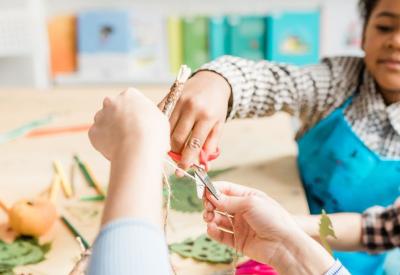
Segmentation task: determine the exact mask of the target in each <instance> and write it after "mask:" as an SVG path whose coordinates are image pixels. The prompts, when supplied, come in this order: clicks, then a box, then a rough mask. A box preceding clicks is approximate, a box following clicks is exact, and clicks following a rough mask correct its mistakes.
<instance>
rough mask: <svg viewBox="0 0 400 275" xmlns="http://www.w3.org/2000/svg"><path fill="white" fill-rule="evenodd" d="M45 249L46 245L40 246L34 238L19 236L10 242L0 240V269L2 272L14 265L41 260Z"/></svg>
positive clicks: (43, 257)
mask: <svg viewBox="0 0 400 275" xmlns="http://www.w3.org/2000/svg"><path fill="white" fill-rule="evenodd" d="M45 250H48V245H44V246H40V245H39V244H38V241H37V240H36V239H34V238H27V237H21V238H19V239H17V240H15V241H14V242H13V243H11V244H7V243H4V242H2V241H0V270H1V271H2V272H3V273H4V272H9V271H10V270H12V268H14V267H16V266H22V265H28V264H35V263H38V262H41V261H43V260H44V259H45V254H46V253H45ZM6 274H7V273H6ZM10 274H12V273H10Z"/></svg>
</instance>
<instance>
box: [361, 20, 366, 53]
mask: <svg viewBox="0 0 400 275" xmlns="http://www.w3.org/2000/svg"><path fill="white" fill-rule="evenodd" d="M366 33H367V25H366V24H365V25H364V27H363V31H362V38H361V49H362V50H363V51H365V36H366Z"/></svg>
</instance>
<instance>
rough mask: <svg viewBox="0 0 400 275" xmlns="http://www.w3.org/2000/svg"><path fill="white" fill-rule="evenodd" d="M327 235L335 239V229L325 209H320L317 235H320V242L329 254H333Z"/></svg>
mask: <svg viewBox="0 0 400 275" xmlns="http://www.w3.org/2000/svg"><path fill="white" fill-rule="evenodd" d="M329 236H331V237H333V238H335V239H336V235H335V231H334V230H333V225H332V221H331V219H330V218H329V217H328V215H327V214H326V212H325V210H322V214H321V218H320V223H319V237H320V239H321V243H322V245H323V246H324V247H325V249H326V250H327V251H328V252H329V253H330V254H331V255H333V252H332V249H331V247H330V245H329V243H328V241H327V238H328V237H329Z"/></svg>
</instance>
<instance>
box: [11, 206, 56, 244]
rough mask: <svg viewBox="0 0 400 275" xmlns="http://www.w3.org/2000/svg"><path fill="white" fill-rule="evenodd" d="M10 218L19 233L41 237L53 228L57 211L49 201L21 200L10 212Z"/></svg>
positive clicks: (12, 225)
mask: <svg viewBox="0 0 400 275" xmlns="http://www.w3.org/2000/svg"><path fill="white" fill-rule="evenodd" d="M8 216H9V223H10V225H11V227H12V228H13V229H14V230H15V231H16V232H17V233H19V234H21V235H26V236H34V237H39V236H42V235H43V234H45V233H46V232H47V231H48V230H49V229H50V228H51V227H52V226H53V224H54V222H55V221H56V219H57V211H56V208H55V206H54V204H53V203H52V202H50V201H49V200H47V199H33V200H20V201H18V202H17V203H15V204H14V205H13V207H12V208H11V209H10V210H9V213H8Z"/></svg>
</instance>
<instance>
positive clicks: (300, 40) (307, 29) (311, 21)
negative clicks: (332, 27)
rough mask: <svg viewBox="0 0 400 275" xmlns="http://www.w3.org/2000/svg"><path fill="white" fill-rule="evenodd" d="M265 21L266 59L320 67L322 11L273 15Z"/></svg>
mask: <svg viewBox="0 0 400 275" xmlns="http://www.w3.org/2000/svg"><path fill="white" fill-rule="evenodd" d="M266 20H267V22H266V25H267V33H268V36H267V47H266V56H267V59H269V60H272V61H276V62H283V63H289V64H295V65H308V64H315V63H318V61H319V45H320V13H319V11H312V12H287V13H280V14H272V15H271V16H269V17H267V19H266Z"/></svg>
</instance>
